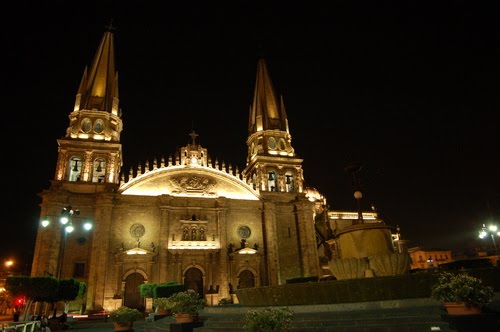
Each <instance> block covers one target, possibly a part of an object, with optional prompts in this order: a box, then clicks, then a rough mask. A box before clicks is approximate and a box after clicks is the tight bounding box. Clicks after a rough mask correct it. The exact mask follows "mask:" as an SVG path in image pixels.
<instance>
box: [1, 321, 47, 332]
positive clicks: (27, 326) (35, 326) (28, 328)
mask: <svg viewBox="0 0 500 332" xmlns="http://www.w3.org/2000/svg"><path fill="white" fill-rule="evenodd" d="M0 331H14V332H37V331H41V322H40V321H31V322H24V323H0Z"/></svg>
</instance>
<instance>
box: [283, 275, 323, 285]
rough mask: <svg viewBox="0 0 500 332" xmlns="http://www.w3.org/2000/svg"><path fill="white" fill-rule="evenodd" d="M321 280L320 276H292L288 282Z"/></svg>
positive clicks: (297, 282) (298, 282)
mask: <svg viewBox="0 0 500 332" xmlns="http://www.w3.org/2000/svg"><path fill="white" fill-rule="evenodd" d="M317 281H319V277H317V276H315V277H299V278H291V279H287V280H286V283H287V284H300V283H303V282H317Z"/></svg>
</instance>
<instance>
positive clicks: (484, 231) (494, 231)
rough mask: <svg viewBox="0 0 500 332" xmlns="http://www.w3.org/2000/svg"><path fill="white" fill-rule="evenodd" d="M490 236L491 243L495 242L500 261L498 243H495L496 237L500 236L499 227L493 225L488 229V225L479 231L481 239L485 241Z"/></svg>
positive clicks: (494, 245)
mask: <svg viewBox="0 0 500 332" xmlns="http://www.w3.org/2000/svg"><path fill="white" fill-rule="evenodd" d="M488 235H490V236H491V241H493V247H495V254H496V255H497V257H498V259H500V255H499V254H498V248H497V243H496V241H495V236H500V231H498V227H497V225H494V224H491V225H489V226H488V227H486V225H485V224H483V227H482V228H481V230H480V231H479V238H480V239H484V238H485V237H486V236H488Z"/></svg>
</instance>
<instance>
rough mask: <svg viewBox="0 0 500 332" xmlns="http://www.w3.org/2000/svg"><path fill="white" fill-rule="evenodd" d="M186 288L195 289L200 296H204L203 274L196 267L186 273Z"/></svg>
mask: <svg viewBox="0 0 500 332" xmlns="http://www.w3.org/2000/svg"><path fill="white" fill-rule="evenodd" d="M184 286H186V288H187V289H193V290H194V291H196V292H197V293H198V294H200V296H203V295H204V294H203V273H202V272H201V271H200V270H199V269H197V268H195V267H192V268H190V269H188V270H187V271H186V273H184Z"/></svg>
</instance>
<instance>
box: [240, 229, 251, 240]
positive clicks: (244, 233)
mask: <svg viewBox="0 0 500 332" xmlns="http://www.w3.org/2000/svg"><path fill="white" fill-rule="evenodd" d="M250 234H251V232H250V228H249V227H248V226H241V227H240V228H238V235H239V236H240V237H241V238H242V239H246V238H248V237H250Z"/></svg>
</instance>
